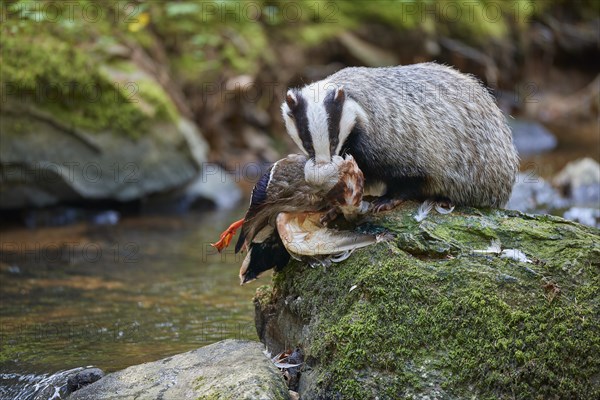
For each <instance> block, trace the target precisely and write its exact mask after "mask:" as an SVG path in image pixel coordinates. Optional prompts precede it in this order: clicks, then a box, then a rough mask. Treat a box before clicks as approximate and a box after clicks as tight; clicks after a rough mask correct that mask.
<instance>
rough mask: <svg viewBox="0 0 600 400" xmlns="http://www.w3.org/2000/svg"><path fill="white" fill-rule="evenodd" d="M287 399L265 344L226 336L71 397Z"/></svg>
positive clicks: (102, 381)
mask: <svg viewBox="0 0 600 400" xmlns="http://www.w3.org/2000/svg"><path fill="white" fill-rule="evenodd" d="M288 398H289V394H288V389H287V387H286V385H285V382H284V381H283V378H282V377H281V374H280V373H279V370H278V369H277V368H275V366H274V365H273V363H272V362H271V361H270V360H269V359H268V358H267V357H266V356H265V354H264V353H263V346H262V345H261V344H260V343H257V342H251V341H243V340H224V341H222V342H218V343H215V344H212V345H210V346H206V347H202V348H200V349H197V350H193V351H190V352H187V353H183V354H178V355H176V356H173V357H169V358H165V359H163V360H159V361H155V362H150V363H146V364H141V365H135V366H132V367H129V368H126V369H124V370H122V371H119V372H115V373H112V374H108V375H107V376H106V377H104V378H102V379H100V380H99V381H97V382H95V383H93V384H91V385H89V386H86V387H84V388H83V389H80V390H78V391H77V392H75V393H73V394H72V395H71V397H69V400H109V399H110V400H112V399H114V400H117V399H119V400H133V399H136V400H146V399H147V400H154V399H163V400H169V399H172V400H185V399H194V400H197V399H232V400H238V399H253V400H254V399H265V400H271V399H273V400H275V399H288Z"/></svg>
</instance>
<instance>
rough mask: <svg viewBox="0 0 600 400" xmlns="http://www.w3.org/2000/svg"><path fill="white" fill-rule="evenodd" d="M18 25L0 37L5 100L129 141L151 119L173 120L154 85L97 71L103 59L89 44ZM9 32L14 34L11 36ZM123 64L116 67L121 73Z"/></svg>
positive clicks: (11, 23) (162, 94)
mask: <svg viewBox="0 0 600 400" xmlns="http://www.w3.org/2000/svg"><path fill="white" fill-rule="evenodd" d="M21 24H22V23H21V22H15V21H12V20H9V21H7V22H6V26H3V28H2V35H0V49H1V60H2V68H1V69H0V80H1V82H2V86H3V90H4V91H5V96H6V99H7V100H9V101H17V102H27V103H31V104H34V105H35V107H36V108H39V109H41V110H43V111H45V112H46V113H48V114H50V115H52V116H53V118H55V119H56V120H58V121H60V122H61V123H62V124H65V125H67V126H74V127H76V128H78V129H81V130H84V131H87V132H92V133H93V132H99V131H112V132H115V133H117V134H123V135H126V136H129V137H132V138H137V137H139V136H141V135H142V134H143V133H144V132H145V131H146V130H147V129H148V128H149V126H150V124H152V123H153V122H154V121H156V120H169V121H174V120H176V119H177V118H178V113H177V110H176V109H175V107H174V105H173V103H172V101H171V100H170V99H169V97H168V96H167V95H166V93H165V92H164V90H163V89H162V88H161V87H160V86H159V85H158V84H156V83H155V82H154V81H152V80H150V79H124V80H122V81H118V80H116V79H113V78H112V77H111V76H108V75H107V74H106V73H104V72H103V71H102V68H99V67H98V66H99V65H108V64H107V63H108V61H107V60H106V59H105V55H103V53H101V52H99V51H96V50H94V48H93V47H90V45H89V44H87V47H88V48H85V49H84V46H83V45H81V46H80V45H78V44H76V43H71V42H69V41H66V40H64V38H62V37H60V35H55V34H54V29H52V28H53V27H52V26H45V25H44V24H41V23H40V24H38V26H37V29H35V30H32V29H31V28H32V27H31V26H25V27H24V28H22V29H21V28H20V26H21ZM11 27H12V28H15V27H16V28H18V29H16V32H15V33H13V32H11V31H12V29H11ZM124 64H125V63H123V62H120V63H117V64H116V65H117V67H118V68H120V69H121V70H123V65H124ZM128 68H130V69H132V68H134V67H133V66H132V65H131V64H129V65H128ZM144 105H148V107H146V108H144ZM148 110H151V112H149V111H148Z"/></svg>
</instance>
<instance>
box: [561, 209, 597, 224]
mask: <svg viewBox="0 0 600 400" xmlns="http://www.w3.org/2000/svg"><path fill="white" fill-rule="evenodd" d="M563 217H565V218H566V219H570V220H571V221H576V222H579V223H580V224H584V225H589V226H594V227H596V228H600V209H598V208H583V207H572V208H570V209H569V210H567V211H566V212H565V213H564V214H563Z"/></svg>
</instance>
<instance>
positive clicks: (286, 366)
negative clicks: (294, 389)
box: [273, 362, 302, 368]
mask: <svg viewBox="0 0 600 400" xmlns="http://www.w3.org/2000/svg"><path fill="white" fill-rule="evenodd" d="M273 364H275V366H276V367H277V368H293V367H299V366H300V365H302V363H300V364H288V363H280V362H274V363H273Z"/></svg>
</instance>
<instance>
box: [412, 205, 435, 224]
mask: <svg viewBox="0 0 600 400" xmlns="http://www.w3.org/2000/svg"><path fill="white" fill-rule="evenodd" d="M432 208H433V202H432V201H430V200H425V201H424V202H423V204H421V205H420V206H419V209H418V210H417V213H416V214H415V220H416V221H417V222H421V221H423V220H424V219H425V218H427V215H429V213H430V212H431V209H432Z"/></svg>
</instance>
